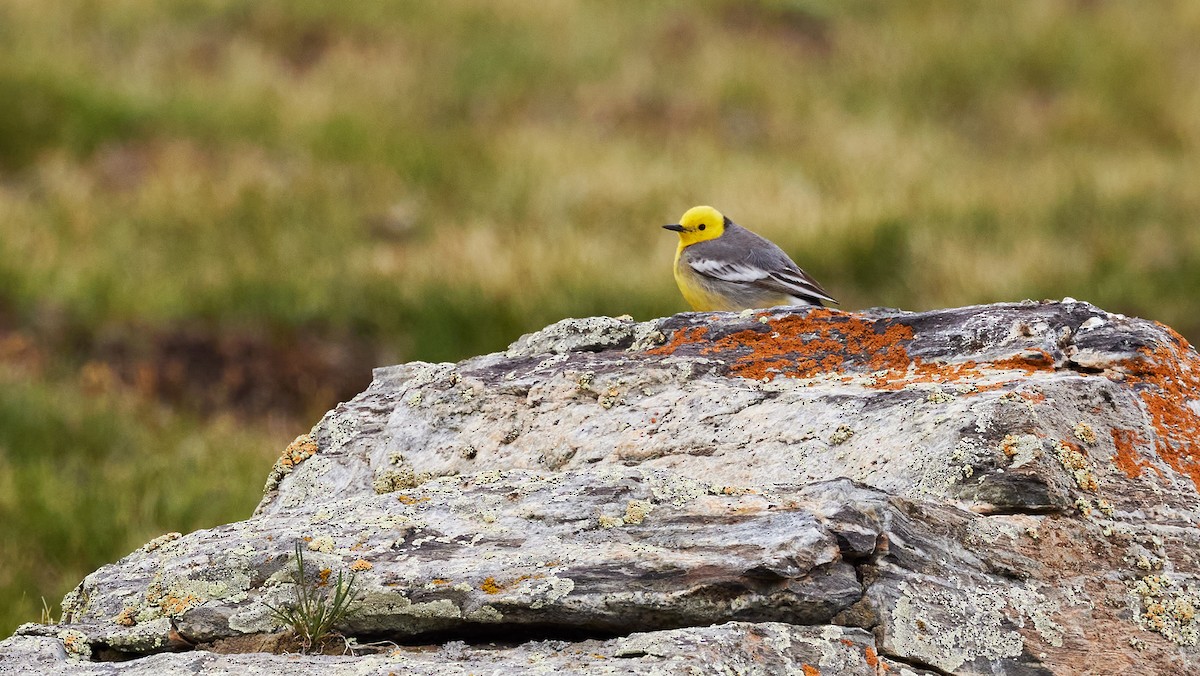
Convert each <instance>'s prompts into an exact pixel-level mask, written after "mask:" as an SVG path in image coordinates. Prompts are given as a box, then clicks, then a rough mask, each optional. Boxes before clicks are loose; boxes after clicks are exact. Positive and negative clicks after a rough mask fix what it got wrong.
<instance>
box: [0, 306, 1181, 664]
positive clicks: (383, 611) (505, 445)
mask: <svg viewBox="0 0 1200 676" xmlns="http://www.w3.org/2000/svg"><path fill="white" fill-rule="evenodd" d="M1198 439H1200V357H1198V356H1197V354H1196V352H1195V350H1194V349H1192V348H1191V346H1189V345H1188V344H1187V343H1186V341H1184V340H1183V339H1182V338H1180V337H1179V336H1178V335H1177V334H1175V333H1174V332H1172V331H1171V330H1170V329H1168V328H1167V327H1164V326H1162V325H1159V324H1155V323H1153V322H1147V321H1144V320H1138V319H1130V318H1126V317H1122V316H1120V315H1111V314H1108V313H1105V312H1103V311H1101V310H1099V309H1097V308H1095V307H1093V306H1091V305H1088V304H1086V303H1078V302H1074V301H1070V302H1062V303H1041V304H1038V303H1022V304H1009V305H991V306H980V307H972V308H960V309H952V310H943V311H937V312H928V313H903V312H896V311H888V310H872V311H867V312H863V313H844V312H837V311H833V310H826V309H822V308H817V309H811V308H810V309H795V308H792V309H788V308H778V309H774V310H768V311H756V312H745V313H741V314H727V313H708V314H697V313H688V314H683V315H677V316H675V317H670V318H666V319H662V320H658V321H655V322H648V323H641V324H639V323H636V322H633V321H631V320H627V319H610V318H591V319H586V320H566V321H564V322H559V323H558V324H556V325H554V326H552V327H548V328H547V329H546V330H545V331H543V332H539V333H537V334H532V335H530V336H525V337H523V338H522V339H521V340H519V341H518V342H517V343H515V344H514V345H513V346H512V347H511V348H510V349H509V350H508V351H507V352H506V353H499V354H492V355H486V356H482V357H477V358H474V359H470V360H467V361H464V362H462V363H459V364H421V363H414V364H406V365H403V366H398V367H392V368H386V369H379V370H378V371H377V372H376V378H375V381H374V383H373V384H372V385H371V387H370V388H369V389H368V390H367V391H366V392H364V393H363V394H361V395H360V396H358V397H357V398H355V399H354V400H353V401H351V402H349V403H347V404H343V405H341V406H339V407H338V408H337V409H335V410H334V411H331V412H330V413H329V414H328V415H327V416H326V417H325V418H324V419H323V420H322V421H321V422H320V423H319V424H318V425H317V426H316V427H315V428H314V429H313V430H312V432H311V433H310V434H308V435H304V436H302V437H301V438H300V439H298V440H297V441H296V442H294V443H293V444H292V445H290V446H289V447H288V449H287V450H286V451H285V453H284V456H283V457H282V458H281V460H280V462H279V463H277V464H276V467H275V468H274V469H273V470H272V472H271V475H270V478H269V480H268V483H267V491H266V494H265V496H264V499H263V501H262V503H261V504H260V505H259V508H258V510H257V511H256V514H255V516H254V517H252V518H251V519H249V520H247V521H243V522H239V523H235V524H230V525H227V526H221V527H219V528H215V529H210V530H204V531H198V532H196V533H192V534H188V535H184V536H181V537H177V536H176V535H174V534H173V535H172V536H169V537H164V538H159V539H156V540H155V541H153V542H151V543H149V544H148V545H147V546H145V547H143V548H141V549H140V550H138V551H136V552H134V553H132V554H130V555H129V556H127V557H126V558H125V559H122V560H121V561H119V562H117V563H116V564H113V565H110V566H105V567H104V568H101V569H100V570H98V571H96V572H95V573H93V574H92V575H90V576H88V577H87V579H85V580H84V581H83V583H81V585H80V586H79V588H78V589H76V590H75V591H74V592H72V594H71V595H69V596H68V597H67V599H65V600H64V620H65V625H64V626H59V627H42V626H38V625H27V626H26V627H23V628H22V629H21V630H19V631H18V636H16V637H14V638H12V639H10V640H9V641H7V642H5V643H3V644H0V673H3V671H4V670H5V669H8V670H14V669H15V670H20V669H24V668H26V667H28V668H29V669H30V670H31V671H30V673H58V672H61V673H70V672H74V671H78V673H138V670H139V669H144V670H150V669H154V670H155V672H154V673H159V672H160V671H161V670H167V671H168V672H171V671H177V672H179V673H193V672H194V671H196V670H197V669H201V668H212V669H226V670H230V671H237V670H241V669H243V668H245V669H249V668H255V669H260V670H270V669H273V668H275V666H272V665H276V666H278V664H283V662H278V660H281V659H283V658H278V657H271V656H267V655H254V656H247V655H216V654H214V653H212V652H206V651H212V650H220V649H222V646H228V645H233V644H236V645H241V646H243V648H244V647H245V646H247V645H251V644H253V642H254V641H265V640H266V639H265V638H261V637H268V636H271V635H272V632H276V631H278V630H279V629H280V627H279V626H278V621H277V620H276V619H275V618H274V617H273V616H272V613H271V611H270V606H274V607H279V606H280V605H285V604H286V603H287V602H288V599H290V598H291V597H292V595H293V592H294V590H295V585H296V580H295V579H294V575H293V567H294V565H293V560H292V557H291V552H292V547H293V543H295V542H296V541H297V540H300V541H301V542H303V543H304V547H305V551H306V561H308V563H309V564H310V569H311V570H312V571H314V573H313V574H319V577H318V583H324V584H328V581H329V580H330V579H332V578H331V577H330V576H331V575H335V574H336V572H338V571H341V572H344V573H345V574H349V573H350V572H352V571H353V572H355V574H356V578H355V583H356V598H357V601H356V603H355V604H354V606H353V607H352V610H351V613H350V615H349V617H348V618H347V620H346V621H345V622H344V623H343V624H342V626H340V627H339V629H340V630H341V631H342V632H343V633H345V634H346V635H347V636H351V637H354V638H356V639H358V640H360V641H361V642H364V643H366V642H371V641H380V640H384V641H390V642H392V643H393V644H395V645H397V646H400V645H418V644H427V643H431V642H432V643H437V644H441V645H442V646H443V647H442V648H441V649H440V650H428V649H426V650H420V651H418V650H413V649H407V648H397V649H396V650H395V651H393V652H391V653H382V654H373V655H363V656H359V657H321V656H313V657H306V658H303V659H300V658H296V659H293V660H292V661H289V662H287V664H288V665H294V668H295V669H300V670H303V669H311V670H313V671H317V670H320V669H323V668H329V667H331V666H333V665H343V664H351V663H352V664H354V665H355V666H356V668H357V669H359V670H360V671H362V672H363V673H376V672H378V673H387V672H388V671H397V672H406V673H426V671H423V670H429V671H428V673H435V672H436V673H466V672H470V671H473V670H474V671H489V670H490V671H495V672H502V673H514V671H513V670H515V673H520V672H521V671H523V670H524V671H530V672H536V671H538V670H547V671H549V670H555V671H561V670H563V669H571V670H580V671H584V672H585V673H656V672H657V673H688V672H689V671H691V672H695V673H709V672H710V670H711V669H717V670H720V669H724V670H726V671H727V672H730V673H755V670H756V669H757V670H758V671H757V673H797V674H804V675H805V676H811V675H812V674H817V673H820V674H860V673H863V674H868V673H869V674H881V673H889V674H896V673H955V674H989V675H991V674H1079V673H1096V674H1100V673H1139V674H1155V673H1162V674H1175V673H1188V671H1189V670H1197V669H1200V667H1198V666H1197V665H1200V646H1197V641H1198V630H1200V620H1198V619H1197V618H1196V617H1195V614H1196V609H1197V608H1200V562H1198V561H1197V557H1198V556H1200V528H1198V527H1197V525H1198V523H1200V493H1198V491H1197V482H1198V481H1200V448H1198V447H1197V443H1198V441H1197V440H1198ZM321 576H323V577H321ZM311 582H312V580H310V583H311ZM709 625H714V626H709ZM463 642H465V643H463ZM482 644H495V645H494V646H493V647H491V648H488V649H486V650H485V649H483V648H482V647H473V646H477V645H482ZM258 645H262V643H261V642H260V643H259V644H258ZM171 651H188V652H184V653H172V652H171ZM117 657H121V658H127V657H137V659H134V660H132V661H129V662H122V663H115V662H104V663H100V662H86V663H85V662H83V661H81V660H85V659H89V658H90V659H99V660H108V659H113V658H117ZM292 668H293V667H292V666H289V669H292ZM54 670H58V672H55V671H54ZM147 673H149V672H148V671H147Z"/></svg>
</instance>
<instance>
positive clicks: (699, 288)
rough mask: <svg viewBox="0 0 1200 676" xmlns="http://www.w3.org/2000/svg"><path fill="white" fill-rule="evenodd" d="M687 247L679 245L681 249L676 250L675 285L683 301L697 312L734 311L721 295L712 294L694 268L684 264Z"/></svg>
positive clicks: (682, 244)
mask: <svg viewBox="0 0 1200 676" xmlns="http://www.w3.org/2000/svg"><path fill="white" fill-rule="evenodd" d="M686 248H687V246H686V245H685V244H684V243H683V242H680V243H679V247H678V248H676V249H675V284H676V285H678V286H679V292H680V293H682V294H683V299H684V300H686V301H687V303H688V305H691V306H692V309H693V310H695V311H696V312H713V311H716V310H732V309H735V308H732V307H730V305H729V302H728V301H727V300H726V299H725V298H724V297H722V296H721V295H720V294H717V293H713V292H710V291H709V290H708V289H707V288H705V287H706V285H705V284H704V282H703V281H702V280H701V279H700V276H699V275H697V274H696V273H695V272H693V271H692V267H691V266H690V265H688V264H687V263H685V262H683V260H682V258H683V250H684V249H686Z"/></svg>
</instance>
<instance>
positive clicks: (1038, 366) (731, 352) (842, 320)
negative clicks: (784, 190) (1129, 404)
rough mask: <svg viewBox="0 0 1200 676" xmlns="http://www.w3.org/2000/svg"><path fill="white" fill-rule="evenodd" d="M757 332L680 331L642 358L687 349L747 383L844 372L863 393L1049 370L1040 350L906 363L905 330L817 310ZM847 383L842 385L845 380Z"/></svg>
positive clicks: (763, 320) (765, 318) (766, 318)
mask: <svg viewBox="0 0 1200 676" xmlns="http://www.w3.org/2000/svg"><path fill="white" fill-rule="evenodd" d="M758 321H759V324H760V326H755V327H753V328H748V329H744V330H742V331H736V332H734V333H731V334H728V335H726V336H722V337H720V338H717V339H710V338H709V337H708V329H707V328H706V327H692V328H687V329H680V330H679V331H676V332H675V335H674V336H672V338H671V341H670V342H668V343H667V344H665V345H663V346H661V347H658V348H654V349H653V350H649V351H648V354H656V355H663V354H673V353H675V352H676V351H677V350H679V349H680V348H682V347H684V346H688V345H698V346H699V353H700V354H703V355H715V356H726V357H731V361H730V363H729V373H730V374H731V375H735V376H741V377H743V378H751V379H754V380H773V379H774V378H776V377H779V376H783V377H788V378H811V377H816V376H822V375H825V376H828V375H843V374H846V372H847V370H848V369H850V368H853V370H854V371H857V372H860V373H863V372H865V373H868V374H870V377H869V381H868V382H866V383H865V384H866V385H867V386H868V387H873V388H876V389H883V390H899V389H902V388H904V387H905V386H908V385H911V384H915V383H934V384H950V383H956V382H963V381H966V382H970V383H971V384H972V385H973V386H974V389H973V390H972V392H973V393H978V392H985V391H988V390H994V389H998V388H1001V387H1004V386H1005V384H1006V382H1003V381H1002V382H993V383H982V382H980V381H981V380H983V376H984V375H985V370H988V371H1011V370H1016V371H1024V372H1025V373H1032V372H1034V371H1039V370H1052V369H1053V368H1054V360H1053V358H1052V357H1051V355H1050V354H1049V353H1047V352H1046V351H1044V350H1029V351H1027V352H1025V353H1022V354H1020V355H1018V356H1014V357H1008V358H1005V359H999V360H996V361H995V362H991V363H983V364H981V363H978V362H975V361H965V362H960V363H954V364H950V363H940V362H927V361H923V360H921V359H917V358H910V356H909V354H908V350H907V347H906V346H907V343H908V342H910V341H911V340H912V339H913V337H914V334H913V329H912V327H911V326H908V325H907V324H903V323H900V322H898V321H895V320H892V319H878V320H868V319H862V318H859V317H855V316H852V315H847V314H844V313H840V312H835V311H833V310H828V309H825V308H820V309H814V310H811V311H809V312H808V313H807V314H803V315H784V316H782V317H775V318H772V317H771V316H770V315H761V316H759V318H758ZM848 379H849V376H847V377H846V380H848Z"/></svg>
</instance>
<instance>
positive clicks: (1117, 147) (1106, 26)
mask: <svg viewBox="0 0 1200 676" xmlns="http://www.w3.org/2000/svg"><path fill="white" fill-rule="evenodd" d="M1198 31H1200V6H1198V5H1196V4H1195V3H1189V2H1186V1H1184V0H1175V1H1168V2H1163V3H1156V4H1154V5H1153V6H1147V5H1134V4H1129V3H1080V2H1075V1H1069V0H1021V1H1018V2H1009V3H987V2H962V3H955V4H947V3H938V2H923V1H918V2H906V3H890V2H884V1H882V0H854V1H852V2H823V1H819V0H760V1H759V2H750V3H746V2H734V1H733V0H707V1H705V2H700V3H682V2H664V3H632V4H630V3H584V2H572V1H567V0H564V1H562V2H552V3H547V2H535V1H533V0H503V1H502V2H482V1H479V0H471V1H467V2H459V3H432V2H423V1H417V2H379V3H356V4H351V5H346V4H344V3H343V4H336V3H326V2H320V1H318V0H289V1H285V0H264V1H262V2H256V3H248V2H243V1H234V0H187V1H184V2H173V3H156V2H151V1H150V0H117V1H112V2H87V1H81V2H34V1H32V0H16V1H14V2H7V3H4V4H3V5H0V100H3V101H5V102H6V105H4V106H0V340H3V339H4V337H5V336H14V335H15V336H17V337H21V338H23V339H25V340H27V341H28V340H32V341H33V342H35V343H40V342H42V341H43V340H44V341H45V342H46V344H47V345H48V347H46V348H45V349H44V350H43V354H42V362H41V363H40V366H39V367H38V368H25V367H24V366H21V367H20V368H10V369H9V371H8V372H7V375H5V376H4V391H3V392H2V393H0V411H7V412H8V413H0V415H3V417H0V485H3V486H5V487H17V488H19V490H20V491H21V492H20V493H19V495H20V497H19V498H17V497H12V496H16V495H18V494H17V493H16V492H15V491H16V490H17V488H14V489H13V491H8V490H6V491H5V492H4V493H3V496H5V497H4V498H0V500H3V501H4V502H3V504H5V505H6V509H8V510H10V511H9V512H7V514H6V515H7V516H8V517H9V522H10V523H15V524H18V525H17V526H15V527H14V528H13V529H10V531H9V532H6V533H5V535H4V536H3V537H4V538H7V539H6V540H5V542H6V544H5V545H4V549H3V552H2V554H0V561H2V562H3V563H4V565H3V566H0V600H10V603H0V609H2V610H0V633H4V631H6V630H7V629H8V628H11V627H12V626H15V624H16V622H18V621H21V620H32V619H36V618H37V617H38V613H39V610H40V607H39V604H37V603H35V601H36V600H37V599H39V598H40V597H41V596H46V597H48V598H56V597H57V596H58V595H60V594H61V593H63V592H64V591H66V590H67V589H69V588H70V587H71V586H73V585H74V584H75V583H76V582H77V581H78V579H79V577H80V576H81V575H82V574H83V573H85V572H87V571H89V570H91V569H93V568H95V567H96V566H98V565H100V564H102V563H104V562H106V561H110V560H113V559H114V558H116V557H119V556H121V555H122V554H124V553H125V552H127V551H128V550H129V549H131V548H132V547H134V546H136V545H138V544H140V543H141V541H142V540H143V539H145V538H147V537H150V536H153V535H156V534H158V532H161V531H165V530H187V529H190V528H196V527H201V526H206V525H213V524H216V523H219V522H222V521H228V520H230V519H234V518H240V517H242V516H244V515H246V514H248V513H249V511H250V509H252V507H253V505H254V502H255V501H256V499H257V496H256V493H257V490H258V485H257V482H246V481H244V477H246V476H265V474H266V471H267V468H268V467H269V463H270V458H271V457H273V455H274V453H275V451H277V450H278V449H279V448H281V447H282V446H283V445H284V444H285V443H286V441H287V440H288V439H290V438H291V437H292V436H295V434H297V433H299V432H301V431H303V430H304V429H306V428H307V426H308V425H310V424H311V423H312V422H313V417H312V413H311V410H309V409H307V408H306V409H304V410H302V411H293V412H292V416H291V418H290V419H288V420H286V421H285V422H284V423H280V424H268V423H264V422H263V421H262V420H259V419H258V418H257V417H256V416H254V415H251V416H246V415H240V416H239V415H236V413H237V411H238V410H239V404H238V402H231V403H230V406H229V407H228V408H229V409H230V410H231V411H232V413H233V414H232V415H226V414H221V413H218V414H215V415H214V414H212V412H211V411H207V410H206V411H203V412H198V411H196V410H193V409H190V408H189V407H188V406H187V405H186V404H180V403H179V402H167V403H166V404H164V403H163V402H156V401H152V400H150V397H149V396H147V391H146V390H144V389H139V388H138V387H136V382H134V383H132V384H131V383H129V382H126V383H125V385H126V386H125V387H116V388H115V389H112V390H105V391H104V392H103V393H102V394H100V395H97V394H95V393H91V392H89V391H88V390H87V387H86V383H85V381H86V378H84V377H83V374H84V372H85V368H88V365H89V364H93V363H94V362H96V361H97V360H99V361H100V362H101V363H107V362H106V361H105V359H107V356H106V355H108V354H109V352H110V351H111V350H110V351H106V349H107V348H106V347H105V346H109V347H111V344H112V343H113V342H116V343H120V344H121V345H123V346H124V347H123V348H122V349H125V350H127V351H128V350H133V351H135V352H136V351H137V350H138V349H142V348H141V347H138V345H136V344H135V345H133V346H132V347H130V346H128V345H125V343H124V341H125V338H122V337H128V336H131V335H134V336H147V337H148V338H147V340H148V341H151V342H152V341H153V339H154V337H155V336H160V335H164V334H169V333H171V332H172V331H176V330H178V329H179V327H181V326H187V327H192V326H200V327H203V329H204V331H205V332H207V334H211V335H224V334H226V333H250V334H254V335H258V336H263V337H264V338H263V340H264V341H265V342H266V343H270V342H271V341H286V340H288V337H289V336H312V337H316V338H317V339H320V340H322V341H324V344H326V345H333V346H336V345H338V344H340V343H341V342H343V341H344V340H345V337H347V336H352V337H353V338H354V339H355V340H356V341H361V342H362V343H363V344H366V345H370V346H373V349H374V350H375V352H374V353H373V354H374V355H375V359H376V361H377V362H378V363H383V362H385V361H396V360H410V359H426V360H453V359H459V358H463V357H466V356H469V355H472V354H477V353H480V352H485V351H490V350H495V349H499V348H502V347H503V346H504V345H506V344H507V343H508V342H509V341H511V340H512V339H514V338H515V337H516V336H518V335H519V334H521V333H523V332H526V331H531V330H534V329H537V328H540V327H541V326H543V325H545V324H547V323H549V322H551V321H554V320H557V319H560V318H562V317H564V316H582V315H591V314H610V315H618V314H623V313H630V314H633V315H634V316H635V317H637V318H639V319H647V318H650V317H654V316H660V315H664V314H669V313H672V312H676V311H680V310H682V309H684V306H683V304H682V301H681V299H680V298H679V296H678V293H677V291H676V290H675V288H674V285H673V281H672V279H671V275H670V272H669V270H668V265H669V261H670V259H671V256H672V253H673V246H674V244H673V241H672V239H671V236H670V235H669V234H668V233H664V232H662V231H661V230H660V229H659V228H658V227H657V226H658V225H659V224H662V223H667V222H669V221H672V220H674V219H676V218H678V216H679V214H681V213H682V212H683V211H684V210H685V209H686V208H687V207H689V206H692V205H694V204H700V203H708V204H712V205H714V206H716V207H717V208H719V209H722V210H723V211H725V212H726V213H728V214H729V215H730V216H731V217H733V218H734V219H735V220H737V221H739V222H740V223H742V224H743V225H747V226H750V227H751V228H753V229H755V230H757V231H759V232H761V233H762V234H764V235H766V236H768V237H770V238H772V239H774V240H775V241H777V242H778V243H780V244H781V245H782V246H783V247H784V248H785V249H786V250H788V251H789V252H791V253H792V254H793V255H794V257H795V258H796V259H797V260H798V261H799V262H800V263H801V265H803V266H804V267H805V268H806V269H807V270H808V271H809V272H810V273H812V274H813V275H814V276H815V277H816V278H817V279H819V280H820V281H821V282H822V284H823V285H824V286H825V287H826V288H828V289H830V291H831V292H832V293H833V294H834V295H835V296H836V297H838V298H839V299H840V300H842V303H843V307H844V308H847V309H856V308H863V307H870V306H878V305H887V306H894V307H902V308H906V309H913V310H919V309H928V308H935V307H945V306H956V305H964V304H969V303H981V302H991V301H1004V300H1019V299H1023V298H1027V297H1032V298H1045V297H1048V298H1061V297H1063V296H1073V297H1076V298H1080V299H1085V300H1089V301H1092V302H1094V303H1096V304H1098V305H1100V306H1101V307H1104V308H1106V309H1109V310H1113V311H1119V312H1125V313H1128V314H1134V315H1140V316H1146V317H1150V318H1153V319H1157V320H1159V321H1163V322H1166V323H1168V324H1171V325H1172V326H1174V327H1175V328H1177V329H1179V330H1180V331H1181V332H1183V333H1184V335H1186V336H1189V337H1190V338H1191V339H1193V340H1195V339H1197V338H1200V313H1197V312H1196V311H1195V302H1194V300H1193V297H1194V294H1193V290H1194V289H1195V288H1197V285H1198V283H1200V227H1197V220H1198V219H1200V183H1197V182H1196V181H1195V180H1194V178H1195V176H1197V175H1200V152H1197V151H1198V150H1200V87H1196V86H1194V85H1195V84H1196V81H1197V77H1200V76H1198V74H1197V72H1198V71H1197V70H1196V66H1195V64H1197V63H1200V42H1197V41H1196V40H1195V38H1194V36H1195V35H1196V34H1197V32H1198ZM114 336H115V337H116V338H114ZM2 353H3V350H0V354H2ZM8 363H10V364H11V363H12V360H9V362H8ZM93 365H94V364H93ZM134 380H136V378H134ZM332 403H334V402H333V401H327V402H325V403H324V405H326V406H328V405H331V404H332ZM30 420H33V421H35V422H29V421H30ZM238 482H241V483H247V484H249V485H245V486H233V485H231V484H233V483H238ZM164 484H166V485H170V486H172V488H171V490H166V489H165V488H163V486H164ZM177 485H178V486H179V487H180V488H179V489H178V490H177V489H176V486H177ZM210 488H211V489H212V490H217V491H222V495H223V496H224V497H221V498H219V499H216V500H211V501H210V500H206V499H203V498H202V497H199V496H201V495H202V493H203V491H204V490H206V489H210ZM18 517H19V518H18ZM21 599H24V600H21Z"/></svg>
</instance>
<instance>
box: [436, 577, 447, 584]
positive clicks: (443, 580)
mask: <svg viewBox="0 0 1200 676" xmlns="http://www.w3.org/2000/svg"><path fill="white" fill-rule="evenodd" d="M432 582H433V583H434V584H450V580H447V579H446V578H444V577H435V578H433V580H432Z"/></svg>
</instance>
